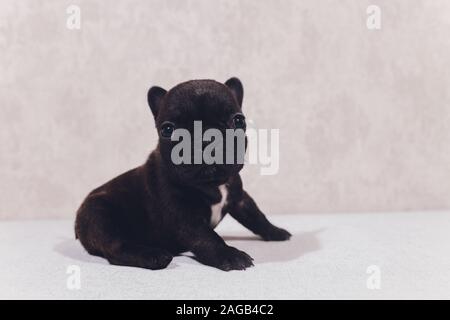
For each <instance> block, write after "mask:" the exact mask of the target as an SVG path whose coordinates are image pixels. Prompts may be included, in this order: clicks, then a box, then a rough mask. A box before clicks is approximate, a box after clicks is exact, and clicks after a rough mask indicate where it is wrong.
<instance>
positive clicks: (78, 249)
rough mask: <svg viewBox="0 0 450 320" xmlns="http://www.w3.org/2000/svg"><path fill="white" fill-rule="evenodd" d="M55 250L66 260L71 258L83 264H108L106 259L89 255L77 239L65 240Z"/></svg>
mask: <svg viewBox="0 0 450 320" xmlns="http://www.w3.org/2000/svg"><path fill="white" fill-rule="evenodd" d="M53 250H54V251H56V252H57V253H59V254H61V255H63V256H64V257H66V258H71V259H74V260H78V261H82V262H90V263H99V264H108V261H106V259H103V258H101V257H96V256H92V255H90V254H89V253H87V252H86V250H84V248H83V247H82V246H81V243H80V242H79V241H78V240H76V239H70V238H64V239H63V240H61V242H59V243H58V244H57V245H55V246H54V247H53Z"/></svg>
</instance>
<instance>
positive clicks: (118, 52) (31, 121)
mask: <svg viewBox="0 0 450 320" xmlns="http://www.w3.org/2000/svg"><path fill="white" fill-rule="evenodd" d="M70 4H77V5H79V6H80V7H81V10H82V26H81V30H78V31H75V30H68V29H67V28H66V19H67V14H66V8H67V6H68V5H70ZM369 4H376V5H379V6H380V7H381V9H382V29H381V30H379V31H373V30H372V31H371V30H368V29H367V28H366V18H367V14H366V8H367V6H368V5H369ZM449 63H450V1H447V0H440V1H439V0H428V1H418V0H396V1H392V0H390V1H381V0H377V1H375V0H374V1H359V0H352V1H350V0H346V1H343V0H339V1H337V0H335V1H331V0H328V1H326V0H320V1H318V0H308V1H297V0H293V1H287V0H284V1H275V0H264V1H261V0H260V1H256V0H254V1H247V0H243V1H236V0H231V1H230V0H227V1H217V0H215V1H211V0H195V1H194V0H193V1H115V2H112V1H106V0H101V1H98V0H96V1H93V0H89V1H87V0H86V1H71V2H69V1H62V0H58V1H56V0H45V1H32V0H19V1H17V0H0V107H1V118H0V125H1V130H0V143H1V152H0V177H1V182H0V188H1V189H0V217H1V218H42V217H71V216H73V215H74V212H75V210H76V208H77V206H78V205H79V203H80V202H81V200H82V198H83V197H84V196H85V194H86V193H87V192H88V191H89V190H90V189H92V188H93V187H95V186H97V185H99V184H101V183H103V182H105V181H106V180H108V179H110V178H112V177H114V176H115V175H117V174H119V173H121V172H123V171H125V170H127V169H129V168H132V167H134V166H137V165H140V164H141V163H142V162H143V161H144V160H145V158H146V156H147V153H148V152H149V151H150V150H151V149H152V148H153V147H154V146H155V143H156V134H155V132H154V127H153V119H152V116H151V114H150V111H149V110H148V107H147V105H146V92H147V89H148V88H149V87H150V86H151V85H155V84H156V85H161V86H164V87H166V88H169V87H171V86H173V85H175V84H177V83H178V82H181V81H185V80H188V79H194V78H213V79H217V80H221V81H225V80H226V79H227V78H229V77H230V76H238V77H240V78H241V80H242V81H243V83H244V88H245V97H244V108H245V111H246V114H247V117H248V118H251V119H253V120H254V122H255V123H256V124H257V126H258V127H261V128H279V129H280V137H281V145H280V152H281V158H280V171H279V174H277V175H275V176H261V175H259V174H258V172H259V169H258V168H256V167H249V168H247V169H245V171H244V173H243V176H244V182H245V184H246V186H247V189H248V190H249V191H250V193H251V194H253V195H254V197H255V198H256V200H257V201H258V203H259V204H260V206H261V207H262V209H263V210H264V211H265V212H267V213H270V214H277V213H293V212H299V213H300V212H323V211H331V212H339V211H378V210H413V209H443V208H449V207H450V195H449V191H450V143H449V142H450V112H449V109H450V105H449V100H450V99H449V98H450V97H449V95H450V94H449V92H450V91H449V88H450V73H449V70H450V68H449Z"/></svg>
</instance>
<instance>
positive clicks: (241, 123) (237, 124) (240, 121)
mask: <svg viewBox="0 0 450 320" xmlns="http://www.w3.org/2000/svg"><path fill="white" fill-rule="evenodd" d="M233 127H234V128H235V129H245V127H246V124H245V117H244V115H243V114H241V113H238V114H235V115H234V117H233Z"/></svg>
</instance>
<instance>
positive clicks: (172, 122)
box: [75, 78, 291, 270]
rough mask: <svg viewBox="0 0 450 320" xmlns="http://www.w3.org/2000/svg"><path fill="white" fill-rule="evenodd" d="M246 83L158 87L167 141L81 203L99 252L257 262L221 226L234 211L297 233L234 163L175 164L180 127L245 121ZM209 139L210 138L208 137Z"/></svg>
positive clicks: (260, 227) (133, 258) (159, 261)
mask: <svg viewBox="0 0 450 320" xmlns="http://www.w3.org/2000/svg"><path fill="white" fill-rule="evenodd" d="M242 98H243V88H242V84H241V82H240V81H239V79H237V78H231V79H229V80H228V81H227V82H225V85H224V84H222V83H219V82H216V81H213V80H193V81H188V82H184V83H181V84H179V85H177V86H176V87H174V88H173V89H171V90H169V91H168V92H166V90H164V89H162V88H159V87H152V88H151V89H150V90H149V92H148V103H149V105H150V109H151V111H152V113H153V115H154V117H155V122H156V128H157V130H158V132H159V143H158V146H157V147H156V149H155V150H154V151H153V152H152V153H151V154H150V156H149V158H148V160H147V162H146V163H145V164H144V165H142V166H140V167H138V168H135V169H132V170H130V171H128V172H126V173H124V174H122V175H120V176H118V177H116V178H114V179H113V180H111V181H109V182H107V183H106V184H104V185H102V186H100V187H98V188H97V189H94V190H93V191H92V192H91V193H90V194H89V195H88V196H87V197H86V199H85V200H84V202H83V203H82V205H81V207H80V208H79V209H78V212H77V218H76V223H75V234H76V237H77V238H78V239H80V241H81V243H82V245H83V246H84V248H85V249H86V250H87V251H88V252H89V253H90V254H92V255H97V256H101V257H104V258H106V259H107V260H108V261H109V262H110V263H111V264H115V265H124V266H134V267H142V268H148V269H162V268H165V267H166V266H167V265H168V264H169V263H170V261H171V260H172V257H173V256H174V255H176V254H178V253H181V252H185V251H191V252H192V253H193V254H194V255H195V257H196V259H197V260H198V261H200V262H202V263H204V264H206V265H210V266H213V267H216V268H219V269H222V270H241V269H245V268H247V267H250V266H252V265H253V263H252V260H253V259H252V258H251V257H250V256H249V255H248V254H246V253H245V252H243V251H240V250H238V249H236V248H233V247H230V246H228V245H227V244H226V243H225V242H224V241H223V239H222V238H221V237H220V236H219V235H218V234H217V233H216V232H214V227H215V226H216V225H217V224H218V223H219V222H220V220H221V219H222V218H223V216H224V215H225V214H226V213H230V214H231V216H232V217H233V218H235V219H236V220H237V221H238V222H240V223H241V224H242V225H244V226H245V227H246V228H248V229H250V230H251V231H252V232H254V233H255V234H257V235H260V236H261V237H262V238H263V239H264V240H276V241H280V240H287V239H289V238H290V236H291V234H290V233H289V232H287V231H286V230H283V229H280V228H277V227H275V226H274V225H272V224H271V223H270V222H269V221H268V220H267V219H266V217H265V216H264V214H263V213H262V212H261V211H260V210H259V209H258V207H257V206H256V204H255V202H254V201H253V199H252V198H251V197H250V196H249V195H248V194H247V193H246V192H245V191H244V190H243V189H242V181H241V178H240V176H239V171H240V170H241V169H242V167H243V165H242V164H239V163H234V164H204V163H203V164H174V163H173V161H172V159H171V151H172V148H173V146H174V144H175V142H174V141H172V139H170V137H171V134H172V133H173V132H174V130H175V129H177V128H185V129H187V130H189V131H190V132H192V130H193V122H194V121H197V120H198V121H202V124H203V128H205V129H206V128H216V129H219V130H221V131H223V130H225V129H230V128H231V129H237V128H242V129H245V118H244V117H243V115H242V112H241V105H242ZM202 146H203V145H202Z"/></svg>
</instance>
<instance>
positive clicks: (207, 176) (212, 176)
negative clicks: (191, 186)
mask: <svg viewBox="0 0 450 320" xmlns="http://www.w3.org/2000/svg"><path fill="white" fill-rule="evenodd" d="M197 178H198V180H200V181H202V182H221V181H223V180H226V179H227V174H226V171H225V170H224V169H223V168H220V167H219V166H217V165H213V164H212V165H207V166H204V167H203V168H201V169H200V170H199V171H198V172H197Z"/></svg>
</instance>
